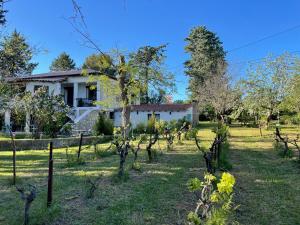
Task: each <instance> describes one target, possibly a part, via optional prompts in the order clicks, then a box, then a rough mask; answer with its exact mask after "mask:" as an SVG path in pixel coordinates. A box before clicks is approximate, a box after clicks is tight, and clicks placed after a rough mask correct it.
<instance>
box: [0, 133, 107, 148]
mask: <svg viewBox="0 0 300 225" xmlns="http://www.w3.org/2000/svg"><path fill="white" fill-rule="evenodd" d="M110 139H111V137H110V136H103V137H95V136H89V137H83V139H82V145H88V144H91V143H94V142H95V141H97V143H99V144H100V143H103V142H107V141H109V140H110ZM79 140H80V138H79V137H70V138H54V139H37V140H31V139H16V140H15V143H16V148H17V150H18V151H20V150H44V149H48V144H49V142H50V141H52V142H53V147H54V148H64V147H67V146H69V147H71V146H78V145H79ZM11 150H12V145H11V141H10V140H0V151H11Z"/></svg>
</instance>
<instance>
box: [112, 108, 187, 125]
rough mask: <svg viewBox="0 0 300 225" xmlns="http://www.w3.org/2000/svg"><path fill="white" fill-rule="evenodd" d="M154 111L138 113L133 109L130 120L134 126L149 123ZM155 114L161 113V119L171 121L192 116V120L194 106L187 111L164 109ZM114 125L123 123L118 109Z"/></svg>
mask: <svg viewBox="0 0 300 225" xmlns="http://www.w3.org/2000/svg"><path fill="white" fill-rule="evenodd" d="M152 113H153V112H152V111H148V112H142V111H139V112H138V114H137V111H132V112H131V113H130V121H131V124H132V126H133V127H135V126H136V125H137V124H139V123H145V124H146V123H147V121H148V114H152ZM154 113H155V114H159V115H160V120H163V121H167V122H169V121H171V120H179V119H182V118H183V117H186V118H188V117H190V119H191V121H192V117H193V115H192V107H191V108H189V109H188V110H186V111H179V112H176V111H175V112H171V114H170V111H164V112H158V111H156V112H154ZM114 125H115V126H116V127H119V126H121V125H122V118H121V112H120V111H117V112H115V119H114Z"/></svg>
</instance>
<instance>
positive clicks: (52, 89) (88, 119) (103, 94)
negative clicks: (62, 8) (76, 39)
mask: <svg viewBox="0 0 300 225" xmlns="http://www.w3.org/2000/svg"><path fill="white" fill-rule="evenodd" d="M85 74H89V75H97V74H98V73H97V71H95V70H86V71H85ZM110 79H111V82H116V78H115V77H110ZM8 81H9V82H13V83H14V84H16V85H18V84H22V85H23V86H25V89H26V91H29V92H31V93H34V92H35V91H36V90H37V89H39V88H40V87H45V88H46V89H47V90H48V92H49V94H52V93H53V94H54V95H61V96H62V97H63V99H64V101H65V103H66V104H67V105H68V106H70V107H71V109H72V112H71V113H70V115H69V118H70V120H71V124H72V127H73V131H77V132H90V131H91V130H92V128H93V126H94V124H95V122H96V120H97V118H98V114H99V112H100V111H101V110H105V111H106V112H107V114H108V115H109V117H110V119H112V120H113V122H114V125H115V126H116V127H119V126H121V110H122V109H121V108H120V106H121V104H120V102H119V100H118V99H119V98H118V96H115V97H114V96H108V93H107V90H106V89H105V86H104V84H103V83H101V82H100V81H94V82H91V81H90V79H89V76H84V75H83V71H81V70H71V71H62V72H49V73H43V74H36V75H30V76H23V77H17V78H11V79H10V80H8ZM91 86H92V87H93V88H91ZM107 98H109V99H110V108H107V107H106V108H103V107H102V106H100V105H96V104H95V102H99V101H105V100H106V99H107ZM152 114H155V116H156V118H158V119H160V120H164V121H171V120H178V119H182V118H184V117H185V118H186V119H187V120H190V121H191V122H192V123H193V124H195V123H197V121H198V117H199V116H198V114H197V112H196V108H195V107H194V105H193V104H141V105H140V104H139V101H137V102H135V104H134V105H132V106H131V116H130V118H131V124H132V126H133V127H135V126H136V125H137V124H139V123H146V122H147V121H148V119H149V118H150V117H151V116H152ZM29 121H30V115H26V119H25V121H24V125H22V126H21V127H18V128H14V129H13V131H20V132H26V133H29V132H30V130H31V128H32V127H30V122H29ZM4 124H5V127H7V126H11V127H14V126H12V125H13V124H14V120H13V116H12V115H11V112H10V111H9V110H7V111H6V112H5V116H4Z"/></svg>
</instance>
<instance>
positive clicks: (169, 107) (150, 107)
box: [115, 104, 193, 112]
mask: <svg viewBox="0 0 300 225" xmlns="http://www.w3.org/2000/svg"><path fill="white" fill-rule="evenodd" d="M192 106H193V105H192V104H142V105H132V106H131V111H151V112H152V111H155V112H163V111H173V112H174V111H186V110H187V109H189V108H191V107H192ZM115 111H122V108H118V109H115Z"/></svg>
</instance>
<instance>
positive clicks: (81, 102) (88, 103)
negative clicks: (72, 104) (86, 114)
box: [76, 98, 95, 107]
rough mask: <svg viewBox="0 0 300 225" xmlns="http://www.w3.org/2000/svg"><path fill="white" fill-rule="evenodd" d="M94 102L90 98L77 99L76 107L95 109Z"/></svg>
mask: <svg viewBox="0 0 300 225" xmlns="http://www.w3.org/2000/svg"><path fill="white" fill-rule="evenodd" d="M94 101H95V100H92V99H88V98H76V106H77V107H94V106H95V105H94Z"/></svg>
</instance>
